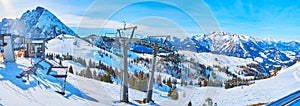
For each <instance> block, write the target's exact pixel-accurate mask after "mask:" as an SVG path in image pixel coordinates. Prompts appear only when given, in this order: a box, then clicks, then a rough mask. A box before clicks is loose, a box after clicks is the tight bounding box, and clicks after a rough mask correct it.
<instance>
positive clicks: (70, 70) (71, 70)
mask: <svg viewBox="0 0 300 106" xmlns="http://www.w3.org/2000/svg"><path fill="white" fill-rule="evenodd" d="M69 73H71V74H73V67H72V66H70V68H69Z"/></svg>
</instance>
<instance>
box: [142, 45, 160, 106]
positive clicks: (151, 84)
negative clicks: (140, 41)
mask: <svg viewBox="0 0 300 106" xmlns="http://www.w3.org/2000/svg"><path fill="white" fill-rule="evenodd" d="M157 52H158V47H157V45H156V46H155V47H154V51H153V58H152V64H151V70H150V71H151V75H150V78H149V82H148V89H147V98H146V101H145V102H146V103H149V102H150V101H153V100H152V93H153V82H154V69H155V62H156V56H157Z"/></svg>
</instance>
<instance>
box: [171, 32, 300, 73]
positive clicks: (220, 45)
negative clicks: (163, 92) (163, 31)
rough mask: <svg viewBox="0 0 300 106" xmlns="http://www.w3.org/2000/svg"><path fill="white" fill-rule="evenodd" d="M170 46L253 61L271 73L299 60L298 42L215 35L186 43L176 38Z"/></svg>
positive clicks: (215, 33) (188, 39) (220, 33)
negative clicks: (277, 68)
mask: <svg viewBox="0 0 300 106" xmlns="http://www.w3.org/2000/svg"><path fill="white" fill-rule="evenodd" d="M171 42H172V44H173V45H174V46H175V47H177V48H178V49H179V50H190V51H194V52H211V53H214V54H223V55H227V56H234V57H239V58H252V59H254V60H255V61H257V62H259V63H261V64H262V65H263V66H266V68H269V69H273V68H274V67H281V66H283V65H289V64H292V63H294V62H295V61H296V60H297V59H298V58H299V57H300V54H299V52H300V51H299V50H300V43H299V42H296V41H290V42H282V41H273V40H262V39H257V38H254V37H251V36H247V35H243V34H231V33H227V32H212V33H209V34H202V35H196V36H192V37H191V38H183V39H180V38H176V37H173V38H172V40H171Z"/></svg>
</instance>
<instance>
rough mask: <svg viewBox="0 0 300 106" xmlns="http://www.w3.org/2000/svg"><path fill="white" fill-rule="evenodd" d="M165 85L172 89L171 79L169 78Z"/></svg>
mask: <svg viewBox="0 0 300 106" xmlns="http://www.w3.org/2000/svg"><path fill="white" fill-rule="evenodd" d="M167 85H168V86H169V87H170V88H172V82H171V78H169V79H168V80H167Z"/></svg>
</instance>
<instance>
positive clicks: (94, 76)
mask: <svg viewBox="0 0 300 106" xmlns="http://www.w3.org/2000/svg"><path fill="white" fill-rule="evenodd" d="M93 79H97V72H96V71H95V70H94V71H93Z"/></svg>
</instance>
